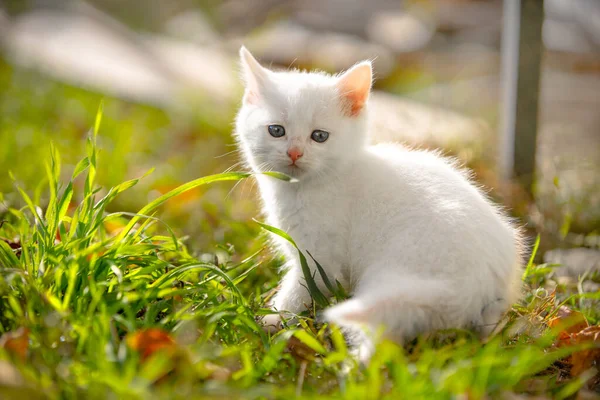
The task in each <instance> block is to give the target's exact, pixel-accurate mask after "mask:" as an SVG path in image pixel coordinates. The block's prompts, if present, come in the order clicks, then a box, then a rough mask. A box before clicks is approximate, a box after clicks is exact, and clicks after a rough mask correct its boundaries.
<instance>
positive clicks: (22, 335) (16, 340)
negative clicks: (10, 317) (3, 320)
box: [0, 328, 29, 361]
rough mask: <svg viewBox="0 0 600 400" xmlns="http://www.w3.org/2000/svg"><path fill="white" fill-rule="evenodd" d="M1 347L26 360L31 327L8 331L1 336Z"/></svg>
mask: <svg viewBox="0 0 600 400" xmlns="http://www.w3.org/2000/svg"><path fill="white" fill-rule="evenodd" d="M0 347H2V348H3V349H4V350H6V351H7V352H8V353H9V354H11V355H13V356H15V357H18V358H20V359H21V361H25V358H26V357H27V350H28V349H29V329H27V328H19V329H17V330H16V331H12V332H8V333H5V334H4V335H2V337H1V338H0Z"/></svg>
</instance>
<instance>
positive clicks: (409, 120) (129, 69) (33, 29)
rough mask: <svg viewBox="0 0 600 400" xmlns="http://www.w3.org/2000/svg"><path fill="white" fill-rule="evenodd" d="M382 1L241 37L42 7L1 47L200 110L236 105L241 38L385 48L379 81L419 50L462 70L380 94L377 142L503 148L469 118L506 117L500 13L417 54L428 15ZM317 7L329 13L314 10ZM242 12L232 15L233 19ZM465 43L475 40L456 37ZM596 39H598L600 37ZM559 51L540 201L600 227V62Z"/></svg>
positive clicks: (447, 15)
mask: <svg viewBox="0 0 600 400" xmlns="http://www.w3.org/2000/svg"><path fill="white" fill-rule="evenodd" d="M271 2H273V1H271ZM556 2H557V0H556V1H554V3H556ZM227 3H231V2H226V4H227ZM284 3H285V2H284ZM334 3H335V2H334ZM379 3H381V4H380V6H381V9H380V14H373V15H371V17H373V18H375V20H377V21H379V22H378V23H377V24H375V25H376V26H377V29H376V28H375V27H374V25H373V24H372V18H371V19H369V18H366V17H365V16H364V15H363V16H360V18H359V17H357V18H359V19H360V21H358V23H356V24H354V25H352V24H349V22H348V21H345V22H344V20H343V19H339V18H338V22H339V23H340V24H342V23H348V24H347V25H344V26H340V27H338V28H339V29H338V30H337V32H335V33H334V32H333V31H328V32H323V31H322V29H323V26H322V24H323V23H324V22H322V21H321V20H322V18H325V17H324V15H326V13H331V10H329V9H327V10H325V9H323V7H325V6H326V5H323V4H320V2H318V1H315V2H313V1H310V2H307V3H306V4H305V5H304V7H305V8H304V9H302V10H296V11H295V14H293V15H294V17H293V18H291V19H290V20H288V21H283V20H282V21H280V22H277V23H274V24H269V25H267V26H266V27H265V28H264V29H261V30H260V31H259V32H258V33H257V34H252V35H250V36H248V37H246V36H243V35H241V34H239V33H238V34H237V35H236V34H235V29H233V31H234V34H233V35H232V36H231V37H229V38H225V39H224V40H219V35H218V34H217V33H216V32H214V31H213V30H212V28H211V27H210V26H209V25H208V24H207V22H206V20H205V18H203V17H202V14H201V13H199V12H192V13H185V14H182V15H179V16H176V17H173V18H171V19H170V20H169V21H168V22H167V23H165V27H164V32H165V34H161V35H159V34H148V33H136V32H133V31H131V30H130V29H128V28H127V27H126V26H124V25H122V24H120V23H119V22H118V21H116V20H114V19H112V18H110V17H108V16H107V15H106V14H103V13H100V12H98V11H97V10H95V9H93V8H91V7H89V6H83V5H77V6H75V7H71V8H67V9H62V10H58V9H54V10H52V9H38V10H35V11H31V12H29V13H26V14H22V15H20V16H18V17H17V18H14V19H11V20H9V19H8V17H7V16H5V15H2V14H0V46H1V47H2V49H3V52H4V53H5V55H6V56H7V58H8V59H9V60H10V61H11V62H13V63H15V64H17V65H20V66H25V67H30V68H34V69H39V70H41V71H42V72H44V73H45V74H48V75H49V76H52V77H54V78H56V79H59V80H63V81H65V82H69V83H71V84H74V85H78V86H82V87H87V88H89V89H92V90H95V91H98V92H101V93H107V94H110V95H114V96H117V97H121V98H125V99H130V100H133V101H136V102H141V103H149V104H153V105H156V106H159V107H190V106H191V105H192V107H193V104H196V103H194V102H191V103H190V102H189V100H190V99H191V98H194V97H200V98H202V99H203V100H205V101H208V102H210V104H211V105H212V106H215V107H218V108H219V107H220V108H222V109H227V110H233V109H234V108H235V107H237V105H238V102H239V98H240V94H241V87H240V85H239V81H238V77H237V73H236V71H237V69H238V66H237V57H236V50H237V48H238V47H239V45H240V44H241V43H242V41H244V42H245V43H246V44H248V46H249V47H250V48H251V50H253V51H255V52H256V54H257V56H258V57H259V58H261V59H263V60H271V61H273V62H275V63H276V64H278V65H283V66H287V65H290V64H292V63H294V61H295V60H296V59H297V58H298V59H299V60H298V63H300V64H316V65H324V66H327V67H328V68H332V69H338V70H339V69H343V68H346V67H348V66H350V65H351V64H353V63H354V62H355V61H356V60H359V59H363V58H372V57H377V58H376V59H375V69H376V74H377V76H379V77H380V78H382V77H385V76H386V75H387V74H389V73H390V71H391V70H392V68H393V67H394V65H395V64H396V63H398V62H400V63H402V60H403V59H404V58H403V57H409V58H414V57H420V58H419V59H420V60H421V62H423V63H424V65H425V66H427V67H430V68H432V69H433V70H435V71H436V75H437V76H448V77H451V79H446V80H445V81H444V82H440V83H437V84H433V85H431V86H430V87H429V88H428V89H425V90H422V91H419V92H415V93H414V94H413V95H411V98H410V99H409V98H406V97H398V96H394V95H391V94H387V93H383V92H375V93H374V95H373V101H372V118H371V121H372V125H373V129H372V133H373V140H374V141H402V142H407V143H409V144H412V145H421V144H423V143H427V144H428V145H433V146H439V147H442V148H454V149H456V148H458V149H460V148H477V149H483V150H482V151H495V149H496V145H495V143H494V142H493V140H497V139H494V132H493V130H492V129H491V128H490V126H489V125H488V124H487V123H486V122H485V121H484V120H483V119H478V118H473V117H469V116H468V115H486V116H489V115H490V113H492V115H495V112H496V110H497V108H498V100H497V99H498V98H499V96H498V87H499V80H498V71H497V68H498V67H497V66H498V63H499V57H498V53H497V51H496V50H495V47H494V46H495V45H496V44H497V43H496V40H497V36H498V35H497V33H498V32H497V30H498V29H499V24H498V21H495V20H494V15H495V14H494V13H492V12H490V10H489V7H488V8H486V7H485V6H482V5H481V4H478V3H473V4H475V5H473V7H474V9H473V10H471V12H475V13H476V15H479V18H480V19H479V20H478V21H480V23H478V24H473V22H472V20H469V19H465V18H463V17H461V15H462V14H461V13H457V12H456V11H455V9H452V8H447V9H446V8H443V7H442V8H441V11H439V14H438V15H437V17H436V18H437V22H436V23H437V29H438V30H439V29H441V30H445V31H448V32H453V36H452V37H453V38H454V39H453V40H454V42H451V43H445V44H444V45H440V46H438V47H439V49H438V50H435V51H432V50H430V51H421V52H417V51H416V50H418V49H420V48H421V47H422V46H424V45H425V44H426V43H427V42H428V41H430V40H433V39H432V37H433V31H432V29H433V28H432V27H431V25H429V22H427V19H426V18H424V19H423V18H413V17H410V16H407V15H406V14H401V13H398V12H396V13H391V10H392V9H397V5H394V4H392V3H394V2H386V1H385V0H379V1H378V4H379ZM384 3H385V4H384ZM493 3H494V4H496V5H497V4H498V2H497V1H496V2H493ZM286 4H287V3H286ZM327 4H329V6H328V7H333V6H331V4H333V3H327ZM390 7H392V8H390ZM230 8H231V10H236V11H237V12H239V10H243V7H242V8H236V7H233V6H231V7H230ZM334 8H335V7H334ZM388 8H389V10H388ZM385 10H387V12H386V13H385V14H383V11H385ZM259 11H260V10H259ZM223 12H225V11H223ZM256 12H258V11H256ZM0 13H1V11H0ZM319 13H321V14H319ZM317 14H319V15H321V17H322V18H321V19H319V18H316V17H314V16H315V15H317ZM384 15H385V16H384ZM238 17H239V16H238ZM238 17H236V14H231V13H230V15H228V16H227V15H225V16H222V18H224V19H225V20H226V19H227V18H230V21H234V22H235V21H236V18H238ZM363 17H364V18H363ZM257 18H258V17H257ZM377 18H379V19H377ZM258 20H259V21H260V19H258ZM319 21H321V22H319ZM369 21H371V22H369ZM481 21H488V22H487V23H486V24H483V23H481ZM319 24H321V25H320V26H317V25H319ZM482 25H485V26H482ZM319 29H321V31H319ZM353 29H358V30H357V31H353ZM247 30H248V29H247V28H246V31H247ZM395 32H405V33H406V40H404V41H403V42H402V43H396V42H394V41H392V37H398V35H394V34H393V33H395ZM461 32H462V33H461ZM241 37H244V39H241ZM592 37H593V36H592ZM193 38H196V39H193ZM461 40H464V41H465V42H467V45H465V44H460V45H458V44H456V43H458V42H460V41H461ZM453 43H454V44H453ZM469 43H470V44H469ZM559 44H560V43H559ZM587 46H588V47H587V48H588V49H589V48H590V46H592V47H593V46H594V42H591V44H590V43H588V45H587ZM434 47H435V46H434ZM444 49H445V50H444ZM407 54H408V55H407ZM593 57H594V56H592V60H594V58H593ZM548 58H549V59H550V61H547V62H546V66H545V68H544V72H543V77H542V93H541V96H542V101H541V103H542V109H541V114H540V127H541V128H540V135H539V141H540V143H539V147H538V163H539V171H540V174H539V175H540V180H539V185H538V192H539V196H538V206H539V208H541V209H542V211H543V212H546V211H547V212H549V213H550V214H552V213H558V214H561V213H564V212H565V208H566V209H568V212H570V213H572V214H573V215H575V216H576V218H577V219H578V220H576V221H574V222H575V223H577V224H579V225H581V226H584V227H587V228H586V229H589V230H592V229H594V228H598V229H600V173H599V172H600V112H599V111H598V110H600V75H599V73H600V68H597V69H595V70H594V68H593V66H594V65H596V66H598V65H600V61H599V63H598V64H594V63H593V62H592V64H590V63H589V57H588V58H586V62H587V64H586V63H584V64H583V65H584V66H589V65H592V69H591V71H588V70H584V71H582V72H580V73H575V72H572V71H568V70H565V69H564V68H562V67H561V65H558V67H557V66H556V64H557V62H552V60H555V59H556V58H552V57H548ZM569 59H570V58H569ZM596 60H598V58H596ZM559 61H560V58H559ZM559 64H560V62H559ZM586 68H587V67H586ZM491 120H492V121H493V117H492V119H491ZM553 208H557V209H556V210H553ZM556 223H560V221H557V222H556Z"/></svg>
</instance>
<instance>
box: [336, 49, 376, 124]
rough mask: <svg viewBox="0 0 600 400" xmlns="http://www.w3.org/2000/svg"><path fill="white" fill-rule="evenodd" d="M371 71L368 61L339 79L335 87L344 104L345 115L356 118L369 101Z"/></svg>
mask: <svg viewBox="0 0 600 400" xmlns="http://www.w3.org/2000/svg"><path fill="white" fill-rule="evenodd" d="M372 80H373V69H372V67H371V62H370V61H362V62H360V63H358V64H356V65H355V66H354V67H352V68H350V69H349V70H348V71H346V72H345V73H344V74H342V76H340V77H339V80H338V83H337V87H338V91H339V93H340V97H341V98H342V99H343V101H344V102H345V103H346V104H344V106H345V107H347V113H348V115H350V116H357V115H358V114H360V112H361V111H362V109H363V108H364V105H365V103H366V102H367V100H368V99H369V92H370V91H371V82H372Z"/></svg>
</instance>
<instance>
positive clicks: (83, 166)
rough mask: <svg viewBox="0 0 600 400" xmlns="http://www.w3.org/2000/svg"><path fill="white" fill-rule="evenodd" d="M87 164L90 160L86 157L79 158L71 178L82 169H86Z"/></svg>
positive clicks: (88, 164) (75, 176)
mask: <svg viewBox="0 0 600 400" xmlns="http://www.w3.org/2000/svg"><path fill="white" fill-rule="evenodd" d="M89 166H90V160H89V159H88V158H87V157H85V158H83V159H81V160H79V162H78V163H77V165H76V166H75V169H74V170H73V175H72V176H71V179H75V178H77V176H79V174H81V173H82V172H83V171H85V170H86V169H87V167H89Z"/></svg>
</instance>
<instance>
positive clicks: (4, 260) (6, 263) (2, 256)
mask: <svg viewBox="0 0 600 400" xmlns="http://www.w3.org/2000/svg"><path fill="white" fill-rule="evenodd" d="M0 264H1V265H2V267H3V268H13V267H14V266H16V265H19V259H18V258H17V256H16V255H15V253H14V251H13V249H11V248H10V246H9V245H8V244H7V243H6V242H5V241H4V240H2V239H0Z"/></svg>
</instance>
